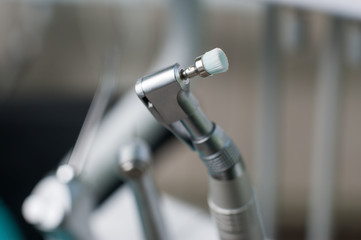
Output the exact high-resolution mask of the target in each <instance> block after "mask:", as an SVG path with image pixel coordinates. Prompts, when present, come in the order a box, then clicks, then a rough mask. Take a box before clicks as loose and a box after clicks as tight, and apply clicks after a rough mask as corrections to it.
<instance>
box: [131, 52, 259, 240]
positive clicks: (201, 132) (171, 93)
mask: <svg viewBox="0 0 361 240" xmlns="http://www.w3.org/2000/svg"><path fill="white" fill-rule="evenodd" d="M227 69H228V60H227V57H226V56H225V54H224V52H223V51H222V50H221V49H219V48H216V49H214V50H212V51H210V52H207V53H205V54H204V55H202V56H200V57H198V58H196V60H195V64H194V66H191V67H188V68H186V69H182V68H181V67H180V66H179V64H175V65H173V66H170V67H168V68H165V69H163V70H161V71H159V72H156V73H154V74H151V75H148V76H145V77H143V78H141V79H139V80H138V82H137V84H136V87H135V89H136V92H137V95H138V97H139V98H140V99H141V100H142V101H143V103H144V104H145V105H146V107H147V108H148V110H149V111H150V112H151V113H152V114H153V116H154V117H155V118H156V119H157V120H158V121H159V122H161V123H162V124H163V125H164V126H165V127H166V128H168V129H169V130H170V131H171V132H172V133H173V134H174V135H175V136H177V137H178V138H179V139H181V140H182V141H184V142H185V143H186V144H188V146H189V147H190V148H192V149H193V150H195V151H197V152H198V154H199V156H200V158H201V159H202V161H203V162H204V164H205V165H206V166H207V168H208V172H209V198H208V205H209V208H210V210H211V212H212V215H213V217H214V219H215V221H216V223H217V228H218V232H219V235H220V238H221V239H222V240H236V239H237V240H238V239H241V240H242V239H251V240H258V239H264V233H263V230H262V227H261V226H262V225H261V221H260V219H259V217H258V214H257V206H256V201H255V198H254V194H253V190H252V187H251V185H250V182H249V179H248V176H247V173H246V169H245V166H244V163H243V160H242V157H241V155H240V152H239V150H238V148H237V147H236V146H235V144H234V143H233V141H232V140H231V138H230V137H228V136H227V135H226V134H225V133H224V132H223V130H222V129H221V128H220V127H219V126H217V125H216V124H214V123H212V122H211V121H210V120H209V119H208V118H207V117H206V115H205V114H204V113H203V111H202V110H201V108H200V106H199V104H198V101H197V100H196V98H195V97H194V96H193V94H192V93H191V91H190V89H189V88H190V84H189V82H190V81H189V78H192V77H194V76H197V75H200V76H201V77H207V76H210V75H212V74H216V73H221V72H225V71H227Z"/></svg>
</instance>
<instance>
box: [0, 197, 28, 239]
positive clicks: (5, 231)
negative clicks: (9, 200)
mask: <svg viewBox="0 0 361 240" xmlns="http://www.w3.org/2000/svg"><path fill="white" fill-rule="evenodd" d="M0 239H1V240H24V237H23V235H22V233H21V231H20V229H19V227H18V225H17V224H16V222H15V220H14V218H13V216H12V215H11V213H10V211H9V210H8V209H7V207H6V206H5V204H4V202H3V201H2V200H1V199H0Z"/></svg>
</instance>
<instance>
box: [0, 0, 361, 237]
mask: <svg viewBox="0 0 361 240" xmlns="http://www.w3.org/2000/svg"><path fill="white" fill-rule="evenodd" d="M174 2H176V1H156V0H153V1H151V0H142V1H140V0H138V1H128V0H119V1H104V2H103V1H79V0H75V1H40V0H37V1H30V0H29V1H1V2H0V146H1V147H0V156H1V163H0V179H1V180H0V204H1V205H0V210H2V209H3V210H2V212H0V222H1V216H4V217H3V218H4V219H5V220H4V222H12V223H13V224H12V225H13V226H17V229H14V231H13V232H15V233H14V236H15V235H17V237H18V238H17V239H41V238H40V235H39V234H38V233H37V232H36V231H35V230H34V229H33V227H32V226H30V225H28V224H27V223H25V221H24V220H23V217H22V215H21V205H22V203H23V201H24V199H25V198H26V196H28V195H29V194H30V192H31V190H32V189H33V187H34V186H35V185H36V183H37V182H39V181H40V179H41V178H42V177H43V176H45V175H46V174H47V173H49V172H50V171H52V170H54V169H55V168H56V166H57V165H58V164H59V162H60V161H61V159H62V158H63V157H64V156H65V155H66V154H67V152H68V151H69V150H70V149H71V148H72V146H73V145H74V143H75V141H76V139H77V136H78V134H79V131H80V128H81V126H82V124H83V121H84V118H85V115H86V113H87V111H88V108H89V105H90V102H91V99H92V98H93V95H94V92H95V90H96V88H97V85H98V81H99V76H100V75H101V73H102V70H103V62H104V61H103V59H104V52H105V51H107V50H108V49H109V47H110V46H116V47H117V49H118V52H119V56H120V62H119V66H118V71H119V78H118V79H119V84H118V87H117V93H116V95H117V96H119V97H120V96H122V95H123V94H124V93H125V92H127V91H128V90H129V89H132V88H133V87H134V84H135V82H136V80H137V79H138V78H139V77H141V76H143V75H144V74H146V73H149V72H147V71H149V70H148V69H150V67H151V66H152V65H153V64H154V61H155V59H156V58H157V57H159V51H160V50H161V49H162V46H164V45H165V44H166V43H165V36H166V34H167V31H168V29H169V27H168V26H167V23H168V22H169V19H170V18H172V17H173V15H174V11H184V18H186V19H187V18H188V19H191V20H192V21H195V22H194V24H195V25H197V26H198V31H196V32H194V31H190V32H189V36H188V37H189V38H190V39H191V40H190V41H191V42H192V44H193V46H189V48H192V49H194V52H193V55H192V58H195V57H197V56H198V55H201V54H202V53H204V52H205V51H208V50H210V49H213V48H214V47H220V48H222V49H223V50H224V51H225V53H226V54H227V56H228V59H229V63H230V69H229V71H228V73H226V74H222V76H217V77H213V78H209V79H205V80H202V79H199V80H195V81H194V83H193V87H194V88H193V92H194V94H195V95H196V96H197V98H198V99H199V101H200V104H201V106H202V108H203V110H204V111H205V113H206V114H207V115H208V116H209V117H210V118H211V119H212V120H213V121H214V122H217V123H218V124H219V125H220V126H221V127H222V128H223V129H224V130H225V132H227V133H228V134H229V135H230V136H231V137H232V138H233V139H234V141H235V142H236V144H237V145H238V147H239V148H240V150H241V153H242V155H243V158H244V161H245V162H246V165H247V168H248V171H249V174H250V177H251V180H252V182H253V183H254V186H255V190H256V192H257V197H258V201H259V203H260V207H261V214H262V216H263V219H264V222H265V227H266V230H267V232H268V233H269V235H270V236H271V237H272V238H276V239H305V238H308V239H322V238H315V237H314V236H317V235H314V234H316V233H314V232H315V231H317V229H323V230H324V231H325V232H327V233H324V235H323V236H326V237H325V238H323V239H350V240H351V239H361V228H360V223H361V181H360V178H359V175H360V172H361V161H360V156H361V127H360V123H361V107H360V104H361V24H360V22H359V21H360V18H357V14H355V12H356V13H357V9H361V7H360V6H359V5H360V3H355V5H352V4H350V3H349V2H350V1H346V2H345V6H346V7H339V6H337V7H335V8H332V7H331V5H332V4H331V3H330V4H328V2H327V1H322V3H320V4H319V5H320V6H319V5H317V7H315V8H314V9H313V8H312V6H311V7H308V6H307V4H306V5H302V4H292V3H290V2H291V1H279V2H278V1H274V2H272V3H269V2H263V1H258V2H253V1H235V0H227V1H216V0H201V1H184V5H185V7H184V8H181V9H180V8H177V7H178V6H179V4H181V3H177V4H178V5H177V4H175V3H174ZM282 2H284V3H282ZM295 2H301V1H295ZM306 2H307V1H306ZM330 2H333V1H330ZM351 2H352V1H351ZM322 4H324V5H325V7H324V8H323V7H322ZM311 5H312V4H311ZM347 6H354V7H353V9H352V8H351V9H352V10H350V11H347V9H348V8H347ZM189 8H194V9H195V10H196V11H195V10H194V9H193V10H192V11H188V10H189ZM355 9H356V10H355ZM194 13H196V14H197V16H189V15H190V14H194ZM358 16H361V10H360V12H359V15H358ZM179 21H181V20H179ZM185 24H186V22H185ZM176 47H178V48H180V49H182V48H187V47H188V46H184V45H182V43H180V44H179V46H176ZM166 54H167V53H166ZM169 54H171V52H169ZM172 57H173V58H174V59H177V56H172ZM191 63H192V62H181V63H180V64H181V65H189V64H191ZM168 64H169V65H170V64H173V62H169V63H168ZM165 66H166V65H165ZM114 127H117V126H114ZM154 159H155V166H154V173H155V179H156V183H157V185H158V186H159V188H160V189H161V191H163V192H166V193H168V194H171V195H173V196H175V197H177V198H179V199H182V200H184V201H186V202H189V203H191V204H193V205H195V206H197V207H200V208H203V209H204V210H207V202H206V197H207V172H206V169H205V167H204V166H203V164H202V163H201V161H199V159H198V156H197V155H196V154H195V153H193V152H191V151H189V150H188V149H187V146H185V145H184V144H182V143H181V142H179V141H177V140H176V139H173V138H170V139H168V140H167V141H166V142H165V143H164V144H162V145H160V146H158V147H157V149H156V151H155V155H154ZM190 166H191V167H190ZM315 228H316V229H315ZM8 229H10V228H8ZM9 231H11V229H10V230H9ZM0 236H1V235H0ZM312 236H313V237H312ZM0 238H1V237H0ZM4 239H6V238H4ZM8 239H10V238H8ZM14 239H15V238H14Z"/></svg>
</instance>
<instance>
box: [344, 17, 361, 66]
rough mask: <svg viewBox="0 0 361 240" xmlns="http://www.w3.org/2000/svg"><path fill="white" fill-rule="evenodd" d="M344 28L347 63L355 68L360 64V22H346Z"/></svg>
mask: <svg viewBox="0 0 361 240" xmlns="http://www.w3.org/2000/svg"><path fill="white" fill-rule="evenodd" d="M344 30H345V37H346V41H345V42H346V43H345V48H346V49H345V50H346V57H347V63H348V65H349V66H350V67H353V68H357V67H359V66H360V65H361V24H360V22H348V23H347V26H346V27H345V29H344Z"/></svg>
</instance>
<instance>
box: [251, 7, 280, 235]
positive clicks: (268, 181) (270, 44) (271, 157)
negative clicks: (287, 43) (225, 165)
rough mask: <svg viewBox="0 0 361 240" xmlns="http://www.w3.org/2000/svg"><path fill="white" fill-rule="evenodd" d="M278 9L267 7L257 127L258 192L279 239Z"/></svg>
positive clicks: (270, 228)
mask: <svg viewBox="0 0 361 240" xmlns="http://www.w3.org/2000/svg"><path fill="white" fill-rule="evenodd" d="M277 16H278V8H277V6H274V5H267V6H266V9H265V16H264V21H263V24H264V26H263V35H264V36H263V46H262V53H261V54H262V56H261V57H262V59H261V65H260V74H261V76H260V77H259V79H258V85H257V108H256V109H257V112H256V125H255V128H256V129H255V132H256V137H255V140H256V142H255V171H256V172H255V173H256V174H255V177H256V179H255V180H256V193H257V198H258V201H259V204H260V211H261V215H262V218H263V220H264V226H265V232H266V235H267V236H268V237H271V238H275V237H276V226H277V216H276V213H277V194H278V190H277V174H278V158H279V151H278V149H279V130H280V126H279V112H280V107H279V71H278V69H279V46H278V45H279V43H278V36H279V34H278V30H279V27H278V24H277Z"/></svg>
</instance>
